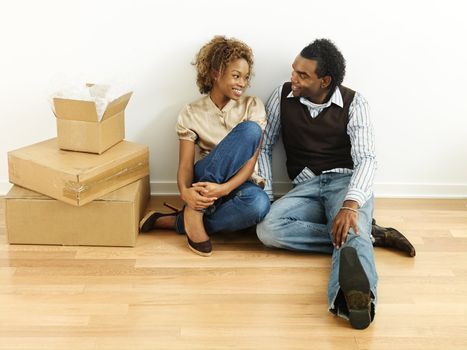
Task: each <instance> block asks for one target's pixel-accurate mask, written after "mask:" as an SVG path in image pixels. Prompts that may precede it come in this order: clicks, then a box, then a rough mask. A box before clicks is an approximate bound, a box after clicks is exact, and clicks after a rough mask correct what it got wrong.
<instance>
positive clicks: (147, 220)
mask: <svg viewBox="0 0 467 350" xmlns="http://www.w3.org/2000/svg"><path fill="white" fill-rule="evenodd" d="M164 205H165V206H166V207H168V208H170V209H172V210H173V213H160V212H157V211H155V210H152V211H150V212H149V213H147V214H146V215H145V216H144V217H143V218H142V219H141V221H140V222H139V231H140V232H149V231H151V230H153V229H154V225H155V223H156V221H157V220H158V219H160V218H162V217H164V216H176V215H177V214H178V213H179V212H180V210H178V209H177V208H175V207H173V206H171V205H170V204H168V203H164Z"/></svg>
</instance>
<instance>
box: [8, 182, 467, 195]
mask: <svg viewBox="0 0 467 350" xmlns="http://www.w3.org/2000/svg"><path fill="white" fill-rule="evenodd" d="M11 186H12V185H11V184H10V183H9V182H7V181H0V196H4V195H6V194H7V193H8V191H9V190H10V188H11ZM273 187H274V194H275V195H277V196H281V195H283V194H284V193H286V192H287V191H288V190H289V189H290V188H291V185H290V183H289V182H285V181H282V182H275V183H274V185H273ZM151 194H152V195H159V196H161V195H178V187H177V182H175V181H151ZM375 197H377V198H447V199H465V198H467V184H420V183H412V184H409V183H376V184H375Z"/></svg>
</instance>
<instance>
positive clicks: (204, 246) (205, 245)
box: [186, 235, 212, 256]
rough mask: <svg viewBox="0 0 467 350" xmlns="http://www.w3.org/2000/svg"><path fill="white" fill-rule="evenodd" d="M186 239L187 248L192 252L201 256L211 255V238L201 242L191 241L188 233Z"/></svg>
mask: <svg viewBox="0 0 467 350" xmlns="http://www.w3.org/2000/svg"><path fill="white" fill-rule="evenodd" d="M186 238H187V240H188V248H190V249H191V250H192V251H193V252H194V253H196V254H198V255H201V256H211V254H212V244H211V239H210V238H208V239H207V240H205V241H203V242H198V243H196V242H193V241H192V240H191V239H190V238H189V237H188V235H187V236H186Z"/></svg>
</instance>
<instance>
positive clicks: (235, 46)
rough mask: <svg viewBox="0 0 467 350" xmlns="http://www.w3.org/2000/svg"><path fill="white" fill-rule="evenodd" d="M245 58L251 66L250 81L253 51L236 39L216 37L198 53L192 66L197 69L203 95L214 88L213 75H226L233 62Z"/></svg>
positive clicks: (199, 86)
mask: <svg viewBox="0 0 467 350" xmlns="http://www.w3.org/2000/svg"><path fill="white" fill-rule="evenodd" d="M239 58H243V59H245V60H246V61H247V62H248V65H249V66H250V74H249V77H248V80H249V79H250V77H251V76H252V68H253V51H252V50H251V48H250V47H249V46H248V45H247V44H245V43H243V42H241V41H240V40H237V39H234V38H226V37H225V36H215V37H214V38H213V39H212V40H211V41H210V42H208V43H207V44H205V45H204V46H203V47H202V48H201V49H200V50H199V52H198V54H197V55H196V57H195V60H194V61H193V62H192V65H194V66H195V67H196V73H197V76H196V85H198V88H199V91H200V92H201V93H202V94H207V93H208V92H209V91H211V89H212V86H213V73H214V74H220V75H222V74H224V70H225V68H226V67H227V66H228V65H229V64H230V63H231V62H233V61H235V60H237V59H239Z"/></svg>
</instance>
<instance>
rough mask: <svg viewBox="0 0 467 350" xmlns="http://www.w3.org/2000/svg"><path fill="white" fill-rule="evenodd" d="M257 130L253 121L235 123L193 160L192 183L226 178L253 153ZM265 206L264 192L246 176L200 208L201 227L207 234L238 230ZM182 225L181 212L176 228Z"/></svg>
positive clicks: (252, 222) (264, 210)
mask: <svg viewBox="0 0 467 350" xmlns="http://www.w3.org/2000/svg"><path fill="white" fill-rule="evenodd" d="M261 133H262V131H261V128H260V127H259V125H258V124H256V123H255V122H251V121H246V122H242V123H240V124H238V125H237V126H236V127H235V128H233V129H232V131H230V133H229V134H228V135H227V136H226V137H225V138H224V139H223V140H222V141H221V142H220V143H219V144H218V145H217V146H216V147H215V148H214V149H213V150H212V151H211V152H210V153H209V154H208V155H207V156H206V157H205V158H203V159H201V160H199V161H198V162H196V164H195V167H194V180H193V183H195V182H203V181H207V182H215V183H224V182H227V181H228V180H229V179H230V178H231V177H232V176H234V175H235V174H236V173H237V172H238V171H239V170H240V169H241V168H242V167H243V166H244V165H245V163H246V162H247V161H248V160H249V159H251V157H253V155H254V154H255V152H256V149H257V148H258V146H259V142H260V140H261ZM269 208H270V203H269V198H268V196H267V194H266V193H265V192H264V191H263V190H262V189H261V188H260V187H259V186H257V185H256V184H254V183H253V182H251V181H249V180H248V181H246V182H244V183H243V184H241V185H240V186H239V187H237V188H236V189H235V190H234V191H232V192H231V193H230V194H229V195H227V196H225V197H222V198H219V199H218V200H217V201H216V202H215V203H214V204H213V205H211V206H210V207H209V208H207V209H206V210H205V211H204V216H203V220H204V227H205V229H206V232H207V233H208V234H211V233H215V232H219V231H237V230H241V229H244V228H247V227H250V226H253V225H255V224H257V223H258V222H260V221H261V220H262V219H263V218H264V216H265V215H266V214H267V212H268V211H269ZM183 226H184V225H183V222H182V219H181V215H178V216H177V219H176V224H175V227H176V230H177V232H179V233H185V229H184V227H183Z"/></svg>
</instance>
